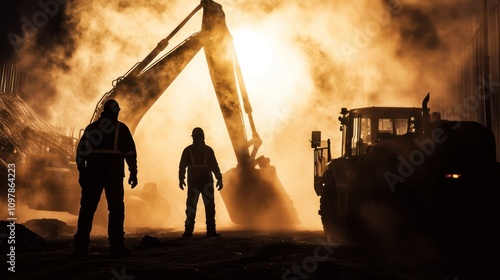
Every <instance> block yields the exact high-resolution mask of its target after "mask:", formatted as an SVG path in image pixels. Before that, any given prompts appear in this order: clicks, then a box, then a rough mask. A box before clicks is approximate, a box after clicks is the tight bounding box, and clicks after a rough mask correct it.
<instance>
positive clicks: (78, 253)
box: [73, 234, 90, 257]
mask: <svg viewBox="0 0 500 280" xmlns="http://www.w3.org/2000/svg"><path fill="white" fill-rule="evenodd" d="M89 243H90V239H89V238H82V237H80V236H78V235H77V234H75V236H74V244H75V250H74V252H73V256H75V257H85V256H86V255H88V253H89Z"/></svg>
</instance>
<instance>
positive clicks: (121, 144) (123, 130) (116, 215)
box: [74, 99, 137, 257]
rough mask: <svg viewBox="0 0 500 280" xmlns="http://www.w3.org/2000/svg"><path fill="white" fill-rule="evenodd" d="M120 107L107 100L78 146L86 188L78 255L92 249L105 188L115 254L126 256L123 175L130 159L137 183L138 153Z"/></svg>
mask: <svg viewBox="0 0 500 280" xmlns="http://www.w3.org/2000/svg"><path fill="white" fill-rule="evenodd" d="M119 111H120V107H119V105H118V102H116V100H114V99H109V100H107V101H106V103H104V108H103V111H102V113H101V116H100V117H99V119H98V120H97V121H95V122H93V123H91V124H89V125H88V126H87V127H86V128H85V132H84V134H83V135H82V138H81V139H80V141H79V143H78V147H77V155H76V163H77V165H78V171H79V172H80V178H79V179H78V181H79V183H80V186H81V188H82V197H81V200H80V213H79V216H78V230H77V232H76V234H75V236H74V242H75V252H74V254H75V255H76V256H85V255H87V253H88V246H89V242H90V232H91V230H92V221H93V218H94V213H95V211H96V209H97V205H98V203H99V199H100V197H101V194H102V191H103V189H104V192H105V195H106V200H107V202H108V211H109V216H108V237H109V247H110V254H111V256H112V257H126V256H129V255H130V250H129V249H128V248H127V247H126V246H125V244H124V231H123V223H124V220H125V205H124V201H123V199H124V189H123V178H124V177H125V172H124V169H125V164H124V161H126V162H127V165H128V170H129V172H130V177H129V179H128V183H129V184H130V186H131V188H132V189H133V188H135V186H137V154H136V149H135V142H134V139H133V138H132V134H131V133H130V130H129V128H128V127H127V125H125V124H124V123H122V122H120V121H118V113H119Z"/></svg>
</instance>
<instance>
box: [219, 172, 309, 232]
mask: <svg viewBox="0 0 500 280" xmlns="http://www.w3.org/2000/svg"><path fill="white" fill-rule="evenodd" d="M223 180H224V188H223V189H222V190H221V191H220V194H221V196H222V199H223V201H224V204H225V205H226V208H227V211H228V213H229V217H230V218H231V221H233V222H234V223H235V224H238V225H243V226H249V227H252V228H262V229H280V228H289V227H293V226H295V225H297V224H299V220H298V218H297V213H296V211H295V208H294V207H293V204H292V200H291V199H290V197H289V196H288V194H287V193H286V191H285V189H284V188H283V185H282V184H281V182H280V180H279V179H278V176H277V174H276V168H275V167H274V166H268V167H265V168H261V169H241V168H232V169H230V170H228V171H227V172H226V173H224V175H223Z"/></svg>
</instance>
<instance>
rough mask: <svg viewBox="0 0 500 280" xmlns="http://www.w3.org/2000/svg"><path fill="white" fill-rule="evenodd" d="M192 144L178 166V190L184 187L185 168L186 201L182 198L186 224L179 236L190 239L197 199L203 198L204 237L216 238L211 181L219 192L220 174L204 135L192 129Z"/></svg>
mask: <svg viewBox="0 0 500 280" xmlns="http://www.w3.org/2000/svg"><path fill="white" fill-rule="evenodd" d="M191 136H192V137H193V144H192V145H189V146H187V147H186V148H185V149H184V151H183V152H182V156H181V161H180V163H179V187H180V188H181V190H184V186H185V185H186V183H185V181H184V178H185V174H186V168H187V181H188V190H187V193H188V194H187V199H186V222H185V230H184V234H183V235H182V237H191V236H193V230H194V223H195V218H196V207H197V205H198V199H199V197H200V194H201V197H202V199H203V204H204V205H205V216H206V224H207V237H215V236H220V235H219V233H218V232H217V231H216V228H215V201H214V179H213V176H212V172H213V174H215V177H216V178H217V190H219V191H220V190H221V189H222V187H223V185H222V174H221V173H220V169H219V165H218V163H217V159H216V158H215V153H214V150H213V149H212V148H211V147H210V146H207V145H205V134H204V132H203V129H201V128H199V127H196V128H194V129H193V132H192V135H191Z"/></svg>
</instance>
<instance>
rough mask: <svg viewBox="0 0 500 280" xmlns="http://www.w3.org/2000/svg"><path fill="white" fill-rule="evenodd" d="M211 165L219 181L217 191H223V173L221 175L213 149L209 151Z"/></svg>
mask: <svg viewBox="0 0 500 280" xmlns="http://www.w3.org/2000/svg"><path fill="white" fill-rule="evenodd" d="M209 153H210V154H209V159H210V160H209V165H210V170H211V171H212V172H213V173H214V175H215V178H216V179H217V190H219V191H220V190H221V189H222V188H223V187H224V185H223V183H222V173H220V168H219V163H217V158H216V157H215V152H214V150H213V149H212V148H210V149H209Z"/></svg>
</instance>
